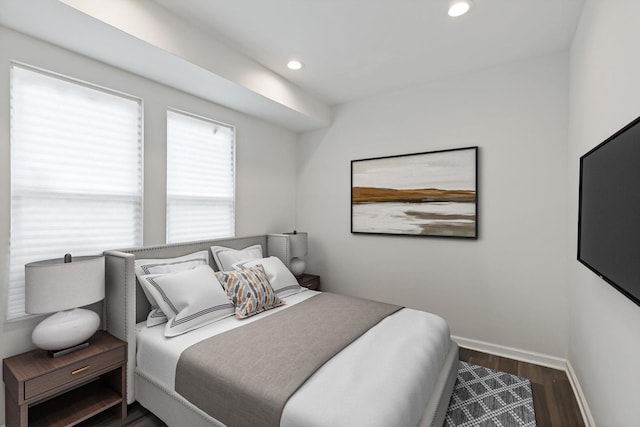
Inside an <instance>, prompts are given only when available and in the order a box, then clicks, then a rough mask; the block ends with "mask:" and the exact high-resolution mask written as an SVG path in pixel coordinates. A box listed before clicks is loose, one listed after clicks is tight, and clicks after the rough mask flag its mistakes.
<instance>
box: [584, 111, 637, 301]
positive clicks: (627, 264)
mask: <svg viewBox="0 0 640 427" xmlns="http://www.w3.org/2000/svg"><path fill="white" fill-rule="evenodd" d="M579 206H580V211H579V215H578V261H580V262H581V263H582V264H584V265H586V266H587V267H588V268H589V269H591V270H592V271H593V272H594V273H595V274H597V275H598V276H600V277H602V279H604V280H605V281H606V282H607V283H609V284H611V286H613V287H614V288H616V289H617V290H618V291H620V292H622V293H623V294H624V295H625V296H626V297H627V298H629V299H630V300H631V301H633V302H635V303H636V304H638V305H640V117H638V118H637V119H635V120H634V121H633V122H631V123H629V124H628V125H627V126H625V127H624V128H622V129H621V130H619V131H618V132H616V133H615V134H614V135H612V136H611V137H609V138H607V139H606V140H605V141H604V142H602V143H601V144H600V145H598V146H597V147H595V148H594V149H593V150H591V151H589V152H588V153H586V154H585V155H584V156H582V157H581V158H580V203H579Z"/></svg>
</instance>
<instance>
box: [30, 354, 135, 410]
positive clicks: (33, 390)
mask: <svg viewBox="0 0 640 427" xmlns="http://www.w3.org/2000/svg"><path fill="white" fill-rule="evenodd" d="M124 360H125V348H124V347H120V348H116V349H113V350H111V351H108V352H106V353H102V354H98V355H96V356H93V357H90V358H88V359H85V360H81V361H79V362H76V363H73V364H71V365H68V366H65V367H64V368H60V369H57V370H55V371H51V372H49V373H47V374H44V375H42V376H39V377H37V378H33V379H30V380H27V381H25V383H24V399H25V400H27V399H31V398H32V397H35V396H37V395H39V394H42V393H46V392H48V391H50V390H53V389H55V388H57V387H60V386H63V385H65V384H67V383H70V382H73V381H77V380H80V379H82V378H87V377H89V378H90V377H92V376H94V375H96V373H99V372H100V371H101V370H103V369H106V368H109V367H111V366H114V365H117V364H118V363H122V362H123V361H124Z"/></svg>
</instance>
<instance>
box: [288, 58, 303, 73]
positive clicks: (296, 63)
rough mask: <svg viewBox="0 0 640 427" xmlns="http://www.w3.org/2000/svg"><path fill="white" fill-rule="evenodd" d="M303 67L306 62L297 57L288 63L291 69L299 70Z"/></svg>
mask: <svg viewBox="0 0 640 427" xmlns="http://www.w3.org/2000/svg"><path fill="white" fill-rule="evenodd" d="M302 67H304V64H303V63H302V62H300V61H298V60H296V59H294V60H292V61H289V63H287V68H289V69H290V70H299V69H300V68H302Z"/></svg>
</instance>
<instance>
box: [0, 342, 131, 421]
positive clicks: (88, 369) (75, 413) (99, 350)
mask: <svg viewBox="0 0 640 427" xmlns="http://www.w3.org/2000/svg"><path fill="white" fill-rule="evenodd" d="M126 355H127V344H126V343H125V342H123V341H120V340H119V339H117V338H114V337H113V336H111V335H109V334H108V333H106V332H104V331H98V332H96V334H95V335H94V336H93V337H91V338H90V339H89V347H87V348H83V349H81V350H77V351H75V352H73V353H69V354H65V355H64V356H60V357H57V358H55V359H54V358H52V357H50V356H49V355H48V353H47V352H46V351H45V350H40V349H37V350H32V351H28V352H26V353H22V354H19V355H17V356H13V357H8V358H6V359H4V360H3V361H2V373H3V378H4V387H5V388H4V389H5V416H6V423H7V427H14V426H15V427H27V426H71V425H75V424H77V423H79V422H80V421H84V420H86V419H88V418H90V417H92V416H94V415H96V414H98V413H100V412H102V411H105V410H107V409H112V410H113V411H114V413H115V415H116V416H117V417H118V418H120V419H124V418H126V417H127V399H126V359H127V356H126Z"/></svg>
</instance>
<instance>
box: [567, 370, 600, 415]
mask: <svg viewBox="0 0 640 427" xmlns="http://www.w3.org/2000/svg"><path fill="white" fill-rule="evenodd" d="M567 376H568V377H569V382H570V383H571V388H573V394H575V395H576V400H577V401H578V406H580V412H581V413H582V418H583V419H584V423H585V425H586V426H587V427H596V422H595V420H594V419H593V415H591V411H590V410H589V405H587V399H586V398H585V395H584V393H583V392H582V387H580V381H578V377H577V376H576V373H575V371H574V370H573V366H571V362H570V361H568V360H567Z"/></svg>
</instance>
